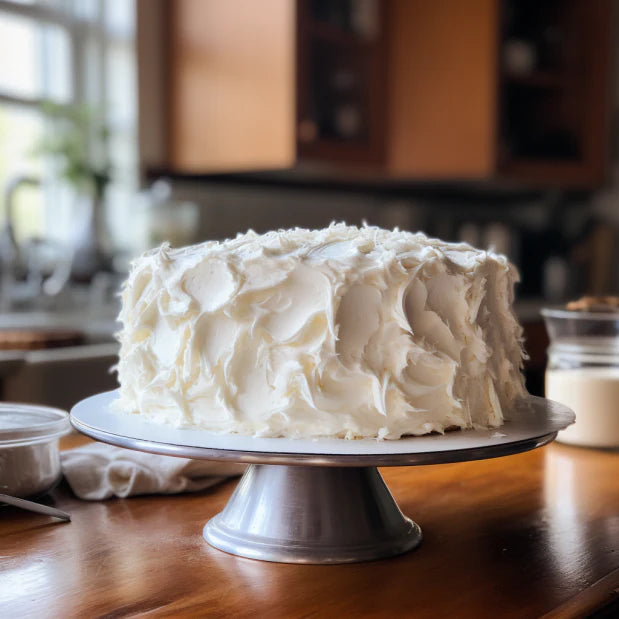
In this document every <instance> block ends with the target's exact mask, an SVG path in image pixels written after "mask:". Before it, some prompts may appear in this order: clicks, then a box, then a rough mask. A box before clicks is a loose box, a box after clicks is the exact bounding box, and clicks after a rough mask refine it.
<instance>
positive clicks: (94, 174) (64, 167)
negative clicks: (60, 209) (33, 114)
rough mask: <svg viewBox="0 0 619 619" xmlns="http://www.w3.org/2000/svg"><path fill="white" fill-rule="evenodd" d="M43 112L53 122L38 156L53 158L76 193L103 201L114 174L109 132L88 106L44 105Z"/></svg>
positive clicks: (42, 141)
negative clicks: (112, 171)
mask: <svg viewBox="0 0 619 619" xmlns="http://www.w3.org/2000/svg"><path fill="white" fill-rule="evenodd" d="M41 111H42V112H43V114H44V116H45V117H46V118H47V119H48V121H49V129H48V131H46V135H45V137H44V138H43V139H42V140H41V141H40V143H39V144H38V145H37V147H36V149H35V153H36V154H38V155H42V156H46V157H49V158H50V159H51V160H52V161H53V162H54V165H56V166H57V172H58V175H59V176H60V177H61V178H63V179H64V180H66V181H67V182H68V183H69V184H70V185H72V186H73V187H74V188H75V190H76V191H78V192H80V193H86V192H87V193H89V194H91V195H92V196H93V197H94V198H95V199H101V198H102V197H103V194H104V193H105V188H106V186H107V184H108V183H109V182H110V174H111V166H110V163H109V161H108V159H107V148H106V143H107V140H108V136H109V130H108V128H107V127H106V126H105V124H104V123H103V122H102V121H101V119H100V117H99V116H98V115H97V114H96V113H95V112H94V110H93V109H92V108H90V107H89V106H86V105H80V104H60V103H54V102H52V101H43V102H42V103H41Z"/></svg>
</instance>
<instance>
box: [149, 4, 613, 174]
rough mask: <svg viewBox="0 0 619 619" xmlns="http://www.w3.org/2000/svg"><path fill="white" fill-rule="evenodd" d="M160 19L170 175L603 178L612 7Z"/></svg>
mask: <svg viewBox="0 0 619 619" xmlns="http://www.w3.org/2000/svg"><path fill="white" fill-rule="evenodd" d="M165 7H166V8H165V10H166V11H167V17H166V19H165V37H166V39H167V47H166V49H167V53H166V64H167V66H168V71H167V82H166V86H167V88H166V91H167V93H168V105H167V108H166V113H165V126H166V129H167V136H168V139H167V150H166V153H165V160H166V167H167V168H168V169H169V170H170V171H171V172H179V173H197V174H204V173H210V172H227V171H230V172H244V171H258V170H260V171H262V170H285V169H289V168H298V169H306V170H312V171H314V172H317V173H319V174H324V175H329V174H334V173H337V172H342V171H344V172H345V171H354V172H355V173H356V174H357V175H359V174H362V175H363V176H372V177H376V178H381V179H385V178H393V179H410V180H414V179H423V180H459V179H479V180H483V179H496V178H504V179H517V180H521V181H525V182H533V183H541V184H561V185H565V186H570V185H572V186H594V185H596V184H598V183H600V182H601V181H602V179H603V177H604V171H605V170H604V169H605V163H606V150H607V142H608V139H607V137H608V136H607V134H608V129H607V128H608V117H609V107H610V106H609V90H610V88H609V82H610V67H609V65H610V62H609V57H610V51H609V47H610V43H609V42H610V25H609V24H610V0H592V1H591V2H589V3H583V2H580V1H579V0H549V1H548V2H544V3H539V2H534V1H533V0H522V1H517V0H503V1H500V0H467V2H461V1H460V0H440V1H438V2H427V1H425V0H382V1H381V0H329V1H327V0H298V1H296V2H295V1H294V0H261V1H260V2H254V1H253V0H226V2H221V1H220V0H201V1H200V2H196V1H194V0H170V1H169V2H168V3H167V4H166V5H165ZM138 28H139V24H138Z"/></svg>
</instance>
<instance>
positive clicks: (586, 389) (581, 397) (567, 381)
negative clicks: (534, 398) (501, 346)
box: [546, 367, 619, 447]
mask: <svg viewBox="0 0 619 619" xmlns="http://www.w3.org/2000/svg"><path fill="white" fill-rule="evenodd" d="M546 397H547V398H549V399H551V400H555V401H557V402H561V404H565V405H566V406H569V408H571V409H572V410H573V411H574V412H575V413H576V423H575V424H573V425H571V426H569V427H568V428H567V429H565V430H563V431H562V432H559V435H558V436H557V440H558V441H561V442H563V443H571V444H574V445H586V446H590V447H619V368H612V367H605V368H593V367H591V368H575V369H568V370H561V369H554V370H547V371H546Z"/></svg>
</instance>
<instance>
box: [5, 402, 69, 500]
mask: <svg viewBox="0 0 619 619" xmlns="http://www.w3.org/2000/svg"><path fill="white" fill-rule="evenodd" d="M70 431H71V425H70V422H69V415H68V414H67V412H66V411H63V410H60V409H57V408H50V407H47V406H35V405H30V404H13V403H10V402H4V403H0V493H2V494H8V495H10V496H14V497H21V498H23V497H37V496H41V495H43V494H46V493H47V492H49V491H50V490H51V489H52V488H54V486H56V484H57V483H58V482H59V481H60V479H61V478H62V470H61V467H60V453H59V449H58V440H59V439H60V437H61V436H63V435H64V434H67V433H69V432H70Z"/></svg>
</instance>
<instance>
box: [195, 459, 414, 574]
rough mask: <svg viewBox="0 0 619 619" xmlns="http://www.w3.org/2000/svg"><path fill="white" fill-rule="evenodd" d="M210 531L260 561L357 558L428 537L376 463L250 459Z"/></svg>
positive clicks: (213, 539)
mask: <svg viewBox="0 0 619 619" xmlns="http://www.w3.org/2000/svg"><path fill="white" fill-rule="evenodd" d="M204 537H205V539H206V541H207V542H208V543H209V544H211V545H212V546H215V548H219V549H220V550H224V551H225V552H228V553H231V554H235V555H239V556H242V557H248V558H251V559H260V560H262V561H277V562H280V563H353V562H356V561H368V560H370V559H379V558H382V557H390V556H393V555H397V554H401V553H403V552H406V551H408V550H411V549H413V548H415V547H416V546H418V545H419V543H420V542H421V538H422V535H421V529H420V528H419V526H418V525H417V524H415V523H414V522H413V521H412V520H410V519H409V518H407V517H406V516H404V515H403V514H402V512H401V511H400V510H399V508H398V506H397V504H396V502H395V501H394V499H393V497H392V496H391V493H390V492H389V489H388V488H387V486H386V485H385V482H384V481H383V478H382V477H381V476H380V473H379V472H378V469H376V468H375V467H372V466H368V467H359V468H354V467H353V468H350V467H322V466H281V465H269V464H252V465H250V466H249V467H248V469H247V471H246V472H245V474H244V475H243V477H242V478H241V481H240V482H239V484H238V486H237V487H236V490H235V491H234V493H233V495H232V496H231V497H230V500H229V502H228V504H227V505H226V507H225V508H224V510H223V511H222V512H221V513H219V514H217V515H216V516H215V517H214V518H212V519H211V520H210V521H209V522H208V523H207V524H206V526H205V527H204Z"/></svg>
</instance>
